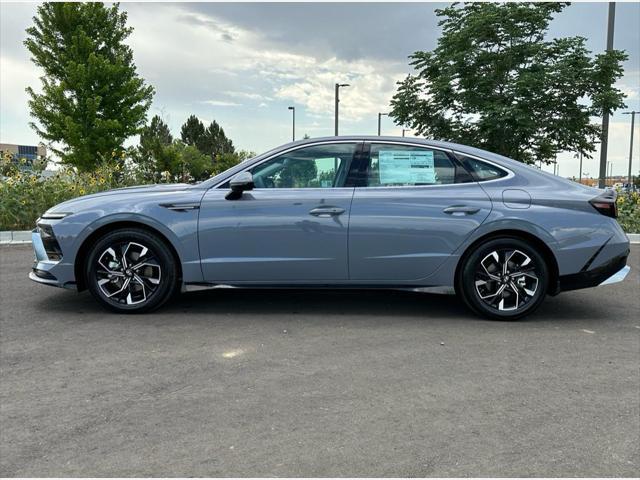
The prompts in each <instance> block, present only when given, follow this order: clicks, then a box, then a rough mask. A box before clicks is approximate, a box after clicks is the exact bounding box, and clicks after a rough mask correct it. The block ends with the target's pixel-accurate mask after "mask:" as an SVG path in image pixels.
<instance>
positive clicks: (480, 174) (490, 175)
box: [459, 155, 508, 182]
mask: <svg viewBox="0 0 640 480" xmlns="http://www.w3.org/2000/svg"><path fill="white" fill-rule="evenodd" d="M459 158H460V161H462V164H463V165H464V167H465V168H466V169H467V170H468V171H469V173H471V175H473V176H474V177H475V178H476V180H477V181H478V182H486V181H487V180H497V179H498V178H502V177H506V176H507V175H508V173H507V172H505V171H504V170H502V169H501V168H498V167H496V166H494V165H491V164H490V163H487V162H483V161H482V160H478V159H476V158H471V157H467V156H464V155H460V156H459Z"/></svg>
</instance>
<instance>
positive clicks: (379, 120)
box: [378, 113, 389, 136]
mask: <svg viewBox="0 0 640 480" xmlns="http://www.w3.org/2000/svg"><path fill="white" fill-rule="evenodd" d="M383 115H389V114H388V113H378V136H380V132H381V128H380V127H381V124H382V116H383Z"/></svg>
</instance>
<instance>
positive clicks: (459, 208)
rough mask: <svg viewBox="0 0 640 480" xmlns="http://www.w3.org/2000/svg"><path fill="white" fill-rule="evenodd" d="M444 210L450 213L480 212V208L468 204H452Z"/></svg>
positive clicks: (471, 213) (468, 213)
mask: <svg viewBox="0 0 640 480" xmlns="http://www.w3.org/2000/svg"><path fill="white" fill-rule="evenodd" d="M442 211H443V212H444V213H447V214H449V215H473V214H474V213H478V212H479V211H480V208H478V207H470V206H468V205H452V206H450V207H447V208H445V209H444V210H442Z"/></svg>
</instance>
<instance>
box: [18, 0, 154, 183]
mask: <svg viewBox="0 0 640 480" xmlns="http://www.w3.org/2000/svg"><path fill="white" fill-rule="evenodd" d="M33 22H34V25H33V26H32V27H29V28H28V29H27V39H26V40H25V42H24V43H25V46H26V47H27V49H28V50H29V52H30V53H31V55H32V57H31V60H32V61H33V63H34V64H36V65H37V66H39V67H41V68H42V69H43V70H44V76H43V77H41V81H42V93H36V92H34V90H33V89H32V88H31V87H29V88H27V93H28V95H29V97H30V100H29V107H30V110H31V115H32V116H33V117H35V119H36V120H37V121H38V124H36V123H35V122H32V123H31V124H30V125H31V127H32V128H34V129H35V131H36V132H37V133H38V134H39V135H40V136H41V137H42V138H44V139H46V140H48V141H51V142H57V143H60V144H61V149H55V150H54V151H55V152H56V153H57V154H58V155H60V156H61V157H62V161H63V162H64V163H67V164H70V165H74V166H76V167H78V168H79V169H80V170H92V169H93V168H94V167H95V166H96V164H97V163H98V162H99V161H100V160H101V159H103V158H105V157H110V156H111V155H112V152H114V151H116V150H120V149H121V148H122V144H123V143H124V141H125V139H127V138H128V137H130V136H132V135H134V134H136V133H138V132H139V130H140V128H141V127H142V126H143V125H144V122H145V117H146V113H147V110H148V109H149V106H150V104H151V99H152V98H153V93H154V90H153V87H150V86H148V85H145V83H144V80H143V79H142V78H140V77H139V76H138V74H137V72H136V67H135V65H134V63H133V54H132V51H131V48H130V47H129V46H127V45H126V44H125V43H124V40H125V39H126V38H127V37H128V36H129V35H130V34H131V32H132V29H131V28H130V27H127V26H126V22H127V14H126V13H125V12H120V10H119V6H118V4H114V5H112V6H110V7H105V6H104V5H103V4H101V3H45V4H43V5H41V6H39V7H38V10H37V15H36V16H35V17H34V18H33Z"/></svg>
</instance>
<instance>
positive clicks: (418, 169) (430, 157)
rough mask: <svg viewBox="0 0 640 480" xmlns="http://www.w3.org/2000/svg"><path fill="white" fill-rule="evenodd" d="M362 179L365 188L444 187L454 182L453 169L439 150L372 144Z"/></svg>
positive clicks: (451, 162) (449, 161)
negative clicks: (364, 180)
mask: <svg viewBox="0 0 640 480" xmlns="http://www.w3.org/2000/svg"><path fill="white" fill-rule="evenodd" d="M366 177H367V181H366V186H369V187H385V186H420V185H446V184H450V183H455V182H456V166H455V164H454V163H453V161H452V160H451V159H450V158H449V156H448V155H447V154H446V153H445V152H442V151H440V150H433V149H430V148H422V147H413V146H410V145H391V144H372V145H371V155H370V162H369V165H368V170H367V174H366Z"/></svg>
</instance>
